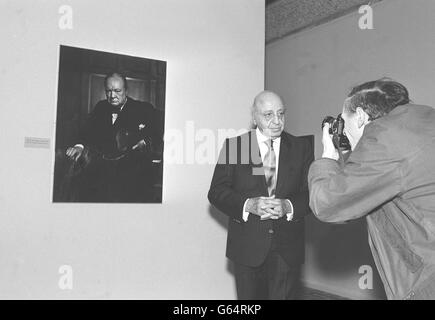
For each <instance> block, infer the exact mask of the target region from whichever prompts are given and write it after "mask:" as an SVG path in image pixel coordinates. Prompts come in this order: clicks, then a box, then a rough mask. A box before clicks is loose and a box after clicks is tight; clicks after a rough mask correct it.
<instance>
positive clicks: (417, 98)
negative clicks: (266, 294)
mask: <svg viewBox="0 0 435 320" xmlns="http://www.w3.org/2000/svg"><path fill="white" fill-rule="evenodd" d="M361 16H362V14H359V13H358V12H357V11H355V12H354V13H351V14H349V15H346V16H344V17H341V18H339V19H337V20H333V21H331V22H328V23H326V24H323V25H320V26H317V27H315V28H312V29H308V30H305V31H302V32H300V33H297V34H294V35H290V36H288V37H285V38H283V39H280V40H278V41H275V42H272V43H270V44H268V45H267V46H266V88H268V89H271V90H274V91H276V92H278V93H279V94H281V95H282V96H283V97H284V99H285V102H286V104H287V105H288V107H289V110H288V113H287V115H286V127H287V130H288V131H289V132H291V133H293V134H296V135H305V134H315V135H316V140H315V146H316V157H317V158H318V157H320V156H321V150H322V143H321V131H320V124H321V121H322V119H323V118H324V116H326V115H334V116H336V115H337V114H338V113H339V112H341V108H342V103H343V101H344V98H345V96H346V95H347V93H348V91H349V90H350V88H351V87H352V86H354V85H356V84H360V83H362V82H365V81H369V80H374V79H377V78H380V77H383V76H388V77H391V78H394V79H396V80H397V81H399V82H402V83H403V84H404V85H405V86H406V87H407V88H408V89H409V91H410V96H411V99H412V100H413V101H414V102H415V103H419V104H428V105H431V106H435V96H434V94H433V92H434V87H435V80H434V79H435V78H434V75H435V60H434V57H435V33H434V30H435V19H434V18H435V1H433V0H414V1H407V0H383V1H381V2H379V3H376V4H375V5H373V23H374V29H373V30H361V29H360V28H359V26H358V21H359V19H360V17H361ZM308 222H309V223H308V226H307V259H306V264H305V281H306V283H307V284H308V285H310V286H312V287H316V288H319V289H322V290H326V291H330V292H333V293H337V294H341V295H344V296H348V297H352V298H357V299H379V298H384V294H383V290H382V284H381V282H380V280H379V278H378V277H377V274H376V272H375V274H374V278H373V289H361V288H360V286H359V282H360V279H361V277H362V276H363V275H364V274H367V272H366V271H365V269H362V270H359V268H360V267H361V266H365V265H369V266H372V267H373V269H375V266H374V263H373V260H372V257H371V253H370V251H369V248H368V245H367V232H366V229H365V223H364V220H361V221H357V222H354V223H350V224H347V225H328V224H325V223H321V222H319V221H318V220H316V219H315V218H314V217H310V218H308ZM359 271H361V272H362V273H359ZM362 280H363V281H364V279H362ZM366 284H367V282H366ZM363 287H364V286H363Z"/></svg>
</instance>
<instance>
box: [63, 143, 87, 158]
mask: <svg viewBox="0 0 435 320" xmlns="http://www.w3.org/2000/svg"><path fill="white" fill-rule="evenodd" d="M83 150H84V148H83V147H82V146H74V147H69V148H68V149H66V155H67V157H68V158H70V159H71V160H74V161H76V160H77V159H78V158H80V157H81V155H82V153H83Z"/></svg>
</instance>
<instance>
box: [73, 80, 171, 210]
mask: <svg viewBox="0 0 435 320" xmlns="http://www.w3.org/2000/svg"><path fill="white" fill-rule="evenodd" d="M104 86H105V93H106V100H101V101H99V102H98V103H97V104H96V106H95V107H94V109H93V111H92V112H91V114H90V115H89V118H88V120H87V122H86V124H85V126H84V128H83V129H82V130H81V135H80V139H79V141H77V142H79V143H78V144H76V145H75V146H73V147H70V148H68V149H67V151H66V154H67V156H68V157H70V158H71V159H73V160H75V161H78V160H79V159H80V158H81V157H82V156H83V155H86V150H91V151H92V153H93V154H94V155H95V154H96V155H97V156H94V158H100V159H99V160H100V161H94V162H95V163H96V164H95V163H94V165H93V166H90V167H89V168H88V169H87V172H86V174H87V179H85V180H86V183H82V186H81V188H83V189H84V190H82V191H83V192H82V198H83V199H85V201H86V200H88V201H92V202H153V201H154V200H153V190H152V184H153V182H154V181H153V177H154V175H155V173H154V172H153V165H152V153H153V152H155V151H158V150H159V149H161V147H162V142H163V123H162V121H161V120H162V118H161V117H160V116H159V114H158V112H157V110H156V109H155V108H154V107H153V106H152V105H151V104H150V103H148V102H141V101H137V100H134V99H133V98H131V97H129V96H128V95H127V92H128V87H127V80H126V78H125V77H124V76H123V75H122V74H120V73H111V74H108V75H107V76H106V78H105V81H104ZM101 159H102V160H101ZM104 160H105V161H104Z"/></svg>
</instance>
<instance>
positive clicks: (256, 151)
mask: <svg viewBox="0 0 435 320" xmlns="http://www.w3.org/2000/svg"><path fill="white" fill-rule="evenodd" d="M249 161H250V165H251V168H252V174H253V175H255V176H256V177H257V179H258V183H259V185H260V186H261V188H262V190H263V193H264V194H266V195H267V194H268V191H267V183H266V176H265V174H264V168H263V161H262V160H261V153H260V147H259V145H258V140H257V134H256V132H255V130H251V132H250V139H249Z"/></svg>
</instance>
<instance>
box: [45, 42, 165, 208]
mask: <svg viewBox="0 0 435 320" xmlns="http://www.w3.org/2000/svg"><path fill="white" fill-rule="evenodd" d="M114 71H116V72H121V73H122V74H123V75H124V76H125V77H126V79H127V83H128V96H129V97H131V98H133V99H135V100H139V101H145V102H149V103H151V104H152V105H153V107H154V108H155V114H156V117H157V119H158V122H159V126H160V127H161V131H162V133H163V131H164V115H165V84H166V62H165V61H159V60H152V59H146V58H140V57H132V56H127V55H121V54H114V53H107V52H101V51H94V50H88V49H81V48H75V47H68V46H60V59H59V78H58V100H57V117H56V146H55V148H56V150H55V152H56V154H55V169H54V184H53V201H54V202H103V201H93V199H92V197H91V198H86V199H84V200H83V199H82V198H83V197H82V196H80V195H79V194H80V188H81V185H80V184H81V181H82V182H83V181H86V179H84V180H83V179H82V177H81V176H82V174H81V172H80V170H79V169H78V168H77V167H78V166H77V163H74V161H72V160H69V159H68V158H67V157H66V156H65V150H66V149H67V148H68V147H70V146H74V145H75V144H76V143H79V141H78V137H79V136H80V130H81V129H82V128H83V126H84V124H85V123H86V120H87V119H88V117H89V114H90V113H91V112H92V110H93V108H94V106H95V105H96V104H97V102H98V101H100V100H105V99H106V96H105V89H104V78H105V76H106V75H107V74H109V73H110V72H114ZM162 138H163V136H162ZM91 155H92V153H91ZM94 158H95V157H94ZM92 161H94V159H93V158H92ZM118 162H120V161H115V160H106V161H103V160H101V159H99V162H96V163H98V165H100V164H103V165H104V166H112V167H113V166H119V164H118ZM142 172H145V171H142ZM147 172H148V171H147ZM143 179H147V181H150V180H152V190H153V191H152V193H153V196H152V199H151V200H150V199H148V198H147V200H145V201H134V202H153V203H161V202H162V179H163V144H162V145H161V146H160V147H159V148H158V150H157V151H156V152H154V153H153V155H152V174H147V176H144V177H143ZM82 184H83V183H82ZM104 202H105V201H104ZM108 202H112V201H108ZM113 202H129V201H116V200H114V201H113Z"/></svg>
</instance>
